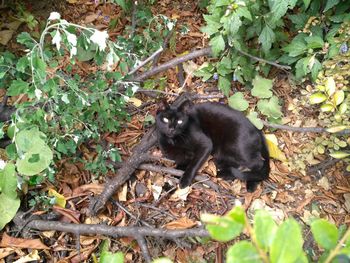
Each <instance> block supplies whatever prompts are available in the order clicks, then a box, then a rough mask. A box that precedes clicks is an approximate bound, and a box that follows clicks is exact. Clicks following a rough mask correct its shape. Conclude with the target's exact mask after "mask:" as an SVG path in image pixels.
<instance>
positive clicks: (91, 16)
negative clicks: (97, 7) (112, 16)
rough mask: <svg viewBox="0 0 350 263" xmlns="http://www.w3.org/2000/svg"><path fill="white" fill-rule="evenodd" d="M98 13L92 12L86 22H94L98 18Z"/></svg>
mask: <svg viewBox="0 0 350 263" xmlns="http://www.w3.org/2000/svg"><path fill="white" fill-rule="evenodd" d="M98 16H99V15H98V14H90V15H88V16H86V17H85V23H86V24H90V23H92V22H94V21H95V20H96V19H97V18H98Z"/></svg>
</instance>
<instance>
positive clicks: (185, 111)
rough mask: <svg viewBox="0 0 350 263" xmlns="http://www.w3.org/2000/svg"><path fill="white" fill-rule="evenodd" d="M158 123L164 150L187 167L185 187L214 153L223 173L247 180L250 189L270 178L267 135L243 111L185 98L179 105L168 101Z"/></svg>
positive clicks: (158, 116)
mask: <svg viewBox="0 0 350 263" xmlns="http://www.w3.org/2000/svg"><path fill="white" fill-rule="evenodd" d="M166 121H167V122H166ZM179 121H180V123H179ZM181 122H182V123H181ZM156 126H157V133H158V142H159V146H160V148H161V150H162V152H163V154H164V155H165V156H166V157H168V158H170V159H173V160H174V161H175V162H176V164H177V168H178V169H182V170H184V171H185V172H184V174H183V176H182V177H181V180H180V187H181V188H184V187H186V186H189V185H190V184H191V183H192V180H193V178H194V177H195V175H196V172H197V171H198V169H199V168H200V167H201V166H202V165H203V163H204V162H205V161H206V160H207V159H208V157H209V155H210V154H212V155H213V158H214V162H215V164H216V166H217V169H218V176H219V177H222V178H224V179H227V180H234V179H235V178H238V179H240V180H245V181H247V190H248V191H250V192H251V191H254V190H255V188H256V185H257V183H258V182H259V181H262V180H264V179H267V178H268V175H269V172H270V166H269V153H268V150H267V147H266V143H265V139H264V136H263V134H262V132H261V131H260V130H258V129H257V128H256V127H255V126H254V125H253V124H252V123H251V122H250V121H249V120H248V119H247V118H246V117H245V116H244V115H243V114H242V113H241V112H239V111H236V110H233V109H231V108H230V107H228V106H226V105H223V104H220V103H212V102H209V103H201V104H196V105H192V104H191V103H190V102H189V101H185V102H184V103H182V105H180V106H178V107H175V106H169V105H168V104H167V103H164V108H163V109H161V110H159V111H158V112H157V117H156Z"/></svg>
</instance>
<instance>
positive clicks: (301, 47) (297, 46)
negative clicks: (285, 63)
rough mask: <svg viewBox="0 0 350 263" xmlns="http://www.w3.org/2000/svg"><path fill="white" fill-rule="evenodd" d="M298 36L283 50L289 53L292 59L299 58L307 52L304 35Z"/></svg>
mask: <svg viewBox="0 0 350 263" xmlns="http://www.w3.org/2000/svg"><path fill="white" fill-rule="evenodd" d="M298 36H302V37H298ZM298 36H297V37H295V38H294V39H293V40H292V42H291V43H290V44H289V45H287V46H285V47H284V48H282V50H283V51H286V52H288V53H289V56H291V57H297V56H299V55H301V54H304V53H305V52H306V51H307V46H306V43H305V40H304V37H303V36H304V35H302V34H298Z"/></svg>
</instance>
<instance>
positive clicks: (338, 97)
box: [333, 90, 345, 106]
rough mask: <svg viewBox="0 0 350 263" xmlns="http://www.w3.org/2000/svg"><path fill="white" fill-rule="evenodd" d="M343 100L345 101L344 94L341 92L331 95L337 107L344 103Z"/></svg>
mask: <svg viewBox="0 0 350 263" xmlns="http://www.w3.org/2000/svg"><path fill="white" fill-rule="evenodd" d="M344 99H345V93H344V91H343V90H338V91H336V92H335V93H334V95H333V101H334V103H335V105H337V106H338V105H339V104H341V103H342V102H343V101H344Z"/></svg>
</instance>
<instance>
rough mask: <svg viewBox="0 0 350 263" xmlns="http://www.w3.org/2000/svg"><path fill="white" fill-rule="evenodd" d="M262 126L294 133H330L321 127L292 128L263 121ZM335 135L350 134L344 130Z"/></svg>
mask: <svg viewBox="0 0 350 263" xmlns="http://www.w3.org/2000/svg"><path fill="white" fill-rule="evenodd" d="M263 124H264V125H265V126H266V127H270V128H274V129H281V130H287V131H294V132H313V133H330V132H329V131H327V129H326V128H321V127H292V126H288V125H280V124H274V123H269V122H267V121H263ZM335 134H340V135H345V134H350V129H345V130H342V131H340V132H336V133H335Z"/></svg>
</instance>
